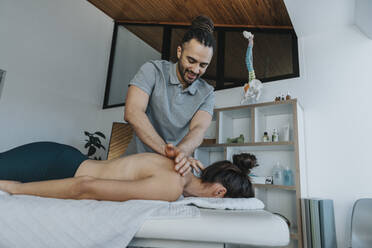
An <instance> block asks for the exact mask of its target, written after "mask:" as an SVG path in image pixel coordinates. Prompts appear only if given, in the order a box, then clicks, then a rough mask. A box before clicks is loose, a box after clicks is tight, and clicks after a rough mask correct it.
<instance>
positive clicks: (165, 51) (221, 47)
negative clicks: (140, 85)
mask: <svg viewBox="0 0 372 248" xmlns="http://www.w3.org/2000/svg"><path fill="white" fill-rule="evenodd" d="M127 25H137V26H156V27H163V40H162V51H161V59H163V60H169V59H170V54H171V51H170V48H171V42H172V29H175V28H185V29H187V28H188V27H189V26H188V25H173V24H157V23H134V22H115V23H114V30H113V35H112V41H111V51H110V58H109V66H108V71H107V77H106V87H105V95H104V100H103V109H107V108H114V107H121V106H125V102H123V103H119V104H112V105H108V102H109V97H110V87H111V77H112V70H113V63H114V57H115V47H116V40H117V33H118V27H119V26H127ZM214 30H215V31H216V32H217V44H218V45H217V49H216V50H215V51H214V53H215V54H214V56H217V58H216V59H217V64H216V76H215V77H213V76H203V78H204V79H208V80H214V81H216V87H215V89H214V90H215V91H218V90H224V89H229V88H235V87H241V86H243V84H244V83H243V82H242V80H241V79H237V78H226V77H225V75H224V68H225V60H224V57H225V33H226V32H243V31H245V30H246V31H249V32H252V33H273V34H290V35H291V36H292V62H293V64H292V69H293V70H292V71H293V73H289V74H284V75H280V76H274V77H267V78H260V81H261V82H262V83H266V82H273V81H277V80H283V79H289V78H296V77H299V76H300V69H299V58H298V41H297V35H296V32H295V31H294V29H273V28H270V29H269V28H267V29H266V28H265V29H262V28H249V27H223V26H217V27H215V28H214ZM224 82H229V83H233V84H231V85H224Z"/></svg>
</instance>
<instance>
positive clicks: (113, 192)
mask: <svg viewBox="0 0 372 248" xmlns="http://www.w3.org/2000/svg"><path fill="white" fill-rule="evenodd" d="M170 185H171V186H170ZM0 189H1V190H5V191H7V192H9V193H11V194H22V195H35V196H41V197H51V198H60V199H94V200H107V201H127V200H134V199H143V200H164V201H175V200H177V199H178V198H179V197H180V195H181V194H182V191H183V184H182V179H181V176H180V175H178V174H177V173H175V172H169V173H168V172H162V173H159V175H154V176H151V177H148V178H144V179H140V180H130V181H124V180H106V179H97V178H94V177H89V176H81V177H74V178H67V179H59V180H48V181H41V182H31V183H14V182H12V181H0Z"/></svg>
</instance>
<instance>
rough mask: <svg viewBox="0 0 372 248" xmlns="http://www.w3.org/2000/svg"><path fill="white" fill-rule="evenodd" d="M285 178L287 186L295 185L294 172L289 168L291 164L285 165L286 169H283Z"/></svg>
mask: <svg viewBox="0 0 372 248" xmlns="http://www.w3.org/2000/svg"><path fill="white" fill-rule="evenodd" d="M283 178H284V185H286V186H293V185H294V182H293V172H292V170H291V169H290V168H289V166H287V167H285V169H284V171H283Z"/></svg>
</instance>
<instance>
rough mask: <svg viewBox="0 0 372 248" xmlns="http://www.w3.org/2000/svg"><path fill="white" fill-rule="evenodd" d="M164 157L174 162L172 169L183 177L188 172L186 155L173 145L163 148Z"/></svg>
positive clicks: (188, 163) (188, 164) (188, 166)
mask: <svg viewBox="0 0 372 248" xmlns="http://www.w3.org/2000/svg"><path fill="white" fill-rule="evenodd" d="M165 156H167V157H168V158H171V159H173V160H174V164H175V165H174V169H175V170H176V171H177V172H178V173H179V174H180V175H181V176H184V175H186V174H187V173H188V172H190V170H191V167H190V162H189V161H188V160H187V157H186V153H185V152H183V151H182V150H181V149H179V148H178V147H176V146H174V145H173V144H167V145H166V146H165Z"/></svg>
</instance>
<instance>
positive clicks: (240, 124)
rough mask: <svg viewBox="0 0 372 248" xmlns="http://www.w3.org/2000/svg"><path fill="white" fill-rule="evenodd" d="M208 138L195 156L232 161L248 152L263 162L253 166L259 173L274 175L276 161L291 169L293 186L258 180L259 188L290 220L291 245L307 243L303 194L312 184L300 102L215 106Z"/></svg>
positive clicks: (272, 208) (209, 160)
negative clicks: (308, 180) (307, 174)
mask: <svg viewBox="0 0 372 248" xmlns="http://www.w3.org/2000/svg"><path fill="white" fill-rule="evenodd" d="M274 129H276V130H277V132H278V133H279V139H278V140H277V141H275V142H273V141H272V140H271V136H272V133H273V130H274ZM264 132H267V133H268V136H269V138H270V141H269V142H263V139H262V138H263V135H264ZM240 135H243V136H244V142H243V143H242V142H240V143H227V139H228V138H229V139H230V138H235V137H238V136H240ZM205 138H206V140H208V141H209V142H206V143H203V144H202V145H201V146H200V147H199V148H198V149H197V150H196V151H195V154H194V155H195V157H196V158H197V159H199V160H200V161H201V162H202V163H203V164H204V165H206V166H207V165H209V164H211V163H213V162H216V161H219V160H225V159H227V160H230V161H232V156H233V155H234V154H238V153H242V152H247V153H252V154H254V155H255V156H256V157H257V161H258V163H259V166H258V167H256V168H254V169H253V170H252V173H253V174H254V175H257V176H272V174H273V167H274V166H275V165H276V164H277V163H279V164H280V165H281V166H283V167H289V168H290V169H291V170H292V172H293V177H294V178H293V182H294V183H293V185H274V184H254V187H255V193H256V197H257V198H259V199H260V200H262V201H263V202H264V203H265V209H266V210H268V211H270V212H273V213H279V214H281V215H283V216H284V217H285V218H287V219H288V220H289V221H290V230H291V243H290V245H289V247H296V248H297V247H299V248H301V247H303V244H302V224H301V201H300V198H301V197H306V196H307V188H306V177H305V171H306V170H305V144H304V123H303V109H302V107H301V106H300V104H299V103H298V101H297V100H296V99H291V100H287V101H279V102H267V103H260V104H252V105H244V106H236V107H229V108H219V109H215V114H214V118H213V121H212V124H211V126H210V129H209V130H208V131H207V133H206V137H205ZM211 141H214V142H211ZM240 141H241V140H240Z"/></svg>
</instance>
